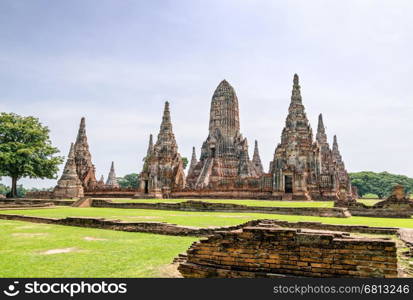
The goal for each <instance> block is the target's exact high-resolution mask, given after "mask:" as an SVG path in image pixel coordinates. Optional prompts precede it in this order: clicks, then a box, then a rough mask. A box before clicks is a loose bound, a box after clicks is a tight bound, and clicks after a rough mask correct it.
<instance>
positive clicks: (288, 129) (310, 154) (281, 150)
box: [270, 74, 352, 200]
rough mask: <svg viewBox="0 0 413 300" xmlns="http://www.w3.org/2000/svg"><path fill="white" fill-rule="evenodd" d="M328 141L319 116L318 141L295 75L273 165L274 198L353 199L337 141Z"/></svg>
mask: <svg viewBox="0 0 413 300" xmlns="http://www.w3.org/2000/svg"><path fill="white" fill-rule="evenodd" d="M334 141H335V142H334V145H333V150H330V146H329V144H328V142H327V135H326V133H325V128H324V123H323V117H322V115H321V114H320V116H319V119H318V128H317V135H316V141H314V140H313V132H312V129H311V126H310V123H309V121H308V119H307V115H306V113H305V108H304V105H303V103H302V97H301V90H300V84H299V78H298V75H297V74H295V75H294V80H293V89H292V95H291V102H290V107H289V109H288V116H287V119H286V122H285V127H284V129H283V131H282V135H281V143H279V144H278V145H277V147H276V149H275V153H274V159H273V161H272V162H271V170H270V172H271V174H273V178H274V187H273V188H274V190H273V196H274V197H275V198H276V199H283V200H321V199H322V200H338V199H339V196H340V193H341V196H342V197H345V198H346V199H347V198H348V197H351V195H352V194H351V186H350V181H349V178H348V175H347V171H346V170H345V167H344V164H343V163H342V159H341V155H340V154H339V152H338V146H337V140H336V138H334Z"/></svg>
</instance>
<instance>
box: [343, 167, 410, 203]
mask: <svg viewBox="0 0 413 300" xmlns="http://www.w3.org/2000/svg"><path fill="white" fill-rule="evenodd" d="M349 175H350V178H351V183H352V185H354V186H356V187H357V189H358V193H359V195H360V196H361V197H363V196H365V195H368V194H373V195H377V196H378V197H379V198H385V197H387V196H389V195H390V193H391V190H392V188H393V186H395V185H396V184H401V185H403V186H404V188H405V191H406V194H412V193H413V178H409V177H407V176H404V175H396V174H390V173H388V172H381V173H374V172H369V171H363V172H356V173H349Z"/></svg>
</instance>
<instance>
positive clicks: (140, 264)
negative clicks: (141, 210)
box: [0, 220, 198, 277]
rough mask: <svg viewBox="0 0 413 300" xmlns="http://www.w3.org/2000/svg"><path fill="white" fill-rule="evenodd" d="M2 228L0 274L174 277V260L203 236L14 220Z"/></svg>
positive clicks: (3, 223) (5, 222) (2, 221)
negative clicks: (171, 266)
mask: <svg viewBox="0 0 413 300" xmlns="http://www.w3.org/2000/svg"><path fill="white" fill-rule="evenodd" d="M0 227H1V235H0V277H169V276H171V273H173V272H174V270H171V268H170V266H169V264H170V263H171V261H172V259H173V258H174V257H175V256H176V255H177V254H179V253H181V252H184V251H186V249H187V248H188V247H189V245H190V244H191V243H192V242H193V241H195V240H198V238H195V237H172V236H164V235H156V234H147V233H131V232H120V231H112V230H102V229H90V228H79V227H69V226H59V225H49V224H35V223H28V222H19V221H8V220H7V221H5V220H0ZM65 251H66V253H64V252H65ZM59 252H60V253H59ZM172 275H173V274H172Z"/></svg>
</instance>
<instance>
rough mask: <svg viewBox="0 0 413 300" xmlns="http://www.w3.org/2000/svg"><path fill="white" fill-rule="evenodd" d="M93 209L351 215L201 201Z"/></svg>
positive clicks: (338, 210)
mask: <svg viewBox="0 0 413 300" xmlns="http://www.w3.org/2000/svg"><path fill="white" fill-rule="evenodd" d="M92 206H93V207H106V208H129V209H160V210H178V211H211V212H244V213H245V212H246V213H265V214H280V215H300V216H317V217H336V218H347V217H351V214H350V213H349V211H348V210H347V209H346V208H337V207H335V208H328V207H271V206H247V205H239V204H232V203H211V202H202V201H193V200H190V201H185V202H179V203H162V202H158V203H136V202H130V203H115V202H109V201H105V200H100V199H93V202H92Z"/></svg>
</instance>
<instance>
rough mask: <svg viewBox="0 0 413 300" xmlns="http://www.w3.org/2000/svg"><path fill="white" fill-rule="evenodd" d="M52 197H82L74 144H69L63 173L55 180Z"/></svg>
mask: <svg viewBox="0 0 413 300" xmlns="http://www.w3.org/2000/svg"><path fill="white" fill-rule="evenodd" d="M52 195H53V197H54V198H62V199H63V198H80V197H83V186H82V182H81V181H80V180H79V177H78V175H77V173H76V163H75V151H74V144H73V143H72V144H71V145H70V151H69V155H68V157H67V161H66V164H65V167H64V169H63V174H62V176H61V177H60V179H59V180H58V181H57V185H56V187H55V188H54V189H53V194H52Z"/></svg>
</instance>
